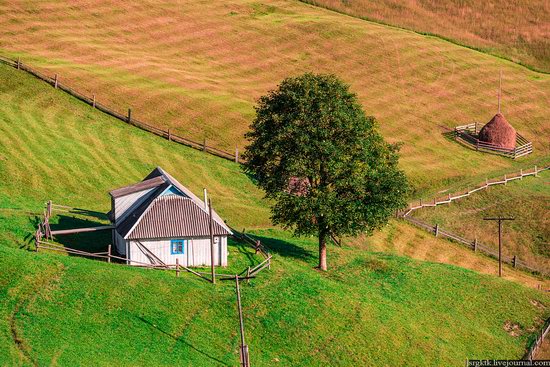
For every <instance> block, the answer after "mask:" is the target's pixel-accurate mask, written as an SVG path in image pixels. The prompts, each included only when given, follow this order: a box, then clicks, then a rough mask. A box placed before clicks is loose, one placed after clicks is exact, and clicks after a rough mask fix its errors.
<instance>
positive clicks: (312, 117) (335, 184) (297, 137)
mask: <svg viewBox="0 0 550 367" xmlns="http://www.w3.org/2000/svg"><path fill="white" fill-rule="evenodd" d="M246 138H247V139H248V140H249V141H250V144H249V145H248V146H247V149H246V151H245V154H244V158H245V161H246V163H245V165H244V167H245V171H246V172H247V173H248V174H251V175H252V176H253V177H254V178H255V179H256V180H257V184H258V186H259V187H260V188H262V189H263V190H264V192H265V194H266V197H267V198H268V199H270V200H271V202H272V203H273V204H272V208H271V212H272V220H273V223H274V224H278V225H281V226H283V227H284V228H287V229H292V230H293V231H294V233H295V235H317V236H318V237H319V268H320V269H322V270H326V269H327V264H326V243H327V240H330V239H331V238H332V239H334V238H338V237H340V236H349V235H357V234H359V233H362V232H363V233H367V234H370V233H372V231H374V230H375V229H378V228H380V227H382V226H383V225H384V224H386V223H387V221H388V220H389V218H390V216H391V215H392V214H394V213H395V211H396V210H397V209H400V208H402V207H403V206H405V205H406V202H405V195H406V192H407V190H408V184H407V179H406V177H405V174H404V173H403V172H402V171H401V170H400V169H399V168H398V150H399V146H398V145H396V144H388V143H386V142H385V141H384V139H383V138H382V136H381V135H380V134H379V133H378V132H377V130H376V120H375V119H374V117H371V116H366V114H365V113H364V111H363V109H362V107H361V105H360V104H359V102H358V100H357V96H356V95H355V94H354V93H352V92H350V91H349V87H348V86H347V85H346V84H345V83H343V82H342V81H340V80H339V79H338V78H337V77H336V76H334V75H323V74H311V73H307V74H304V75H302V76H299V77H295V78H287V79H285V80H283V82H282V83H281V84H280V85H279V87H278V88H277V89H276V90H273V91H270V92H269V93H268V94H267V95H265V96H263V97H261V98H260V99H259V101H258V104H257V106H256V117H255V119H254V121H253V123H252V125H251V129H250V131H249V132H248V133H246Z"/></svg>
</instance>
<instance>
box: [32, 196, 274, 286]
mask: <svg viewBox="0 0 550 367" xmlns="http://www.w3.org/2000/svg"><path fill="white" fill-rule="evenodd" d="M75 209H76V210H79V209H77V208H74V207H71V206H67V205H60V204H54V203H53V202H52V201H51V200H49V201H48V202H46V208H45V209H44V218H43V219H42V221H41V222H39V223H38V226H37V229H36V231H35V232H34V241H35V250H36V251H37V252H38V251H40V249H43V250H48V251H55V252H63V253H66V254H71V255H76V256H82V257H88V258H97V259H103V260H105V261H107V262H109V263H110V262H111V260H113V259H114V260H119V261H122V262H123V264H125V265H129V266H133V267H135V266H137V267H143V268H148V269H160V270H173V271H175V272H176V276H179V274H180V270H181V269H183V270H185V271H187V272H189V273H191V274H193V275H196V276H198V277H200V278H203V279H205V280H207V281H209V282H210V281H212V279H210V278H208V277H206V276H205V275H204V274H208V275H210V273H201V272H200V271H195V270H192V269H190V268H188V267H186V266H183V265H181V264H179V262H178V260H177V259H176V263H175V264H165V263H162V264H150V263H144V262H140V261H135V260H132V259H130V258H126V257H121V256H116V255H114V254H113V253H112V251H111V245H109V246H108V247H107V251H105V252H88V251H83V250H78V249H74V248H70V247H65V246H62V245H60V244H58V243H55V242H51V241H50V240H53V235H63V234H71V233H82V232H91V231H98V230H108V229H113V228H114V227H113V226H98V227H89V228H76V229H67V230H58V231H52V230H51V229H50V218H51V217H52V215H53V211H54V210H56V211H61V212H67V211H69V212H70V211H71V210H75ZM234 233H236V234H237V236H238V237H240V238H242V239H243V240H244V241H245V242H246V243H247V244H249V245H252V246H253V247H254V249H255V250H256V253H260V254H261V255H262V256H264V258H265V259H264V260H263V261H262V262H260V263H259V264H257V265H255V266H254V267H253V268H250V267H248V268H247V269H244V270H243V271H242V272H241V273H240V274H239V275H235V274H228V273H219V272H216V273H215V275H214V276H215V277H218V278H220V280H234V279H235V277H236V276H237V277H239V279H242V280H249V279H252V278H255V277H256V275H257V274H258V273H259V272H260V271H262V270H264V269H265V268H268V269H270V268H271V258H272V256H271V254H269V251H268V250H267V248H266V247H265V246H264V245H263V244H262V243H261V241H259V240H254V239H253V238H252V237H250V236H248V235H246V234H245V233H244V230H243V233H239V232H237V231H234ZM245 273H246V276H245V275H243V274H245Z"/></svg>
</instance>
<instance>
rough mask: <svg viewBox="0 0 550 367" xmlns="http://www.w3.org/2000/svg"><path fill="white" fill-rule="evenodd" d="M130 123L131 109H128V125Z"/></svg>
mask: <svg viewBox="0 0 550 367" xmlns="http://www.w3.org/2000/svg"><path fill="white" fill-rule="evenodd" d="M131 121H132V109H131V108H128V123H130V122H131Z"/></svg>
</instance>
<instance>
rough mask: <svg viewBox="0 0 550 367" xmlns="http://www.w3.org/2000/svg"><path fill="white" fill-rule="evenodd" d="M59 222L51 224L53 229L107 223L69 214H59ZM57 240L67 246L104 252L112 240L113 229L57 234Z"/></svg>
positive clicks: (95, 225) (94, 225)
mask: <svg viewBox="0 0 550 367" xmlns="http://www.w3.org/2000/svg"><path fill="white" fill-rule="evenodd" d="M57 218H58V219H59V221H58V223H56V224H53V223H52V224H51V229H52V231H56V230H62V229H73V228H86V227H97V226H104V225H105V223H100V222H96V221H93V220H88V219H82V218H76V217H72V216H68V215H57ZM55 242H57V243H60V244H62V245H63V246H65V247H69V248H73V249H75V250H81V251H87V252H104V251H107V246H108V245H109V244H111V242H112V232H111V230H102V231H97V232H83V233H74V234H62V235H55Z"/></svg>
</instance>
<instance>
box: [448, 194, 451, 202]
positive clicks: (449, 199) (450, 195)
mask: <svg viewBox="0 0 550 367" xmlns="http://www.w3.org/2000/svg"><path fill="white" fill-rule="evenodd" d="M448 201H449V204H450V203H451V194H449V199H448Z"/></svg>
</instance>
